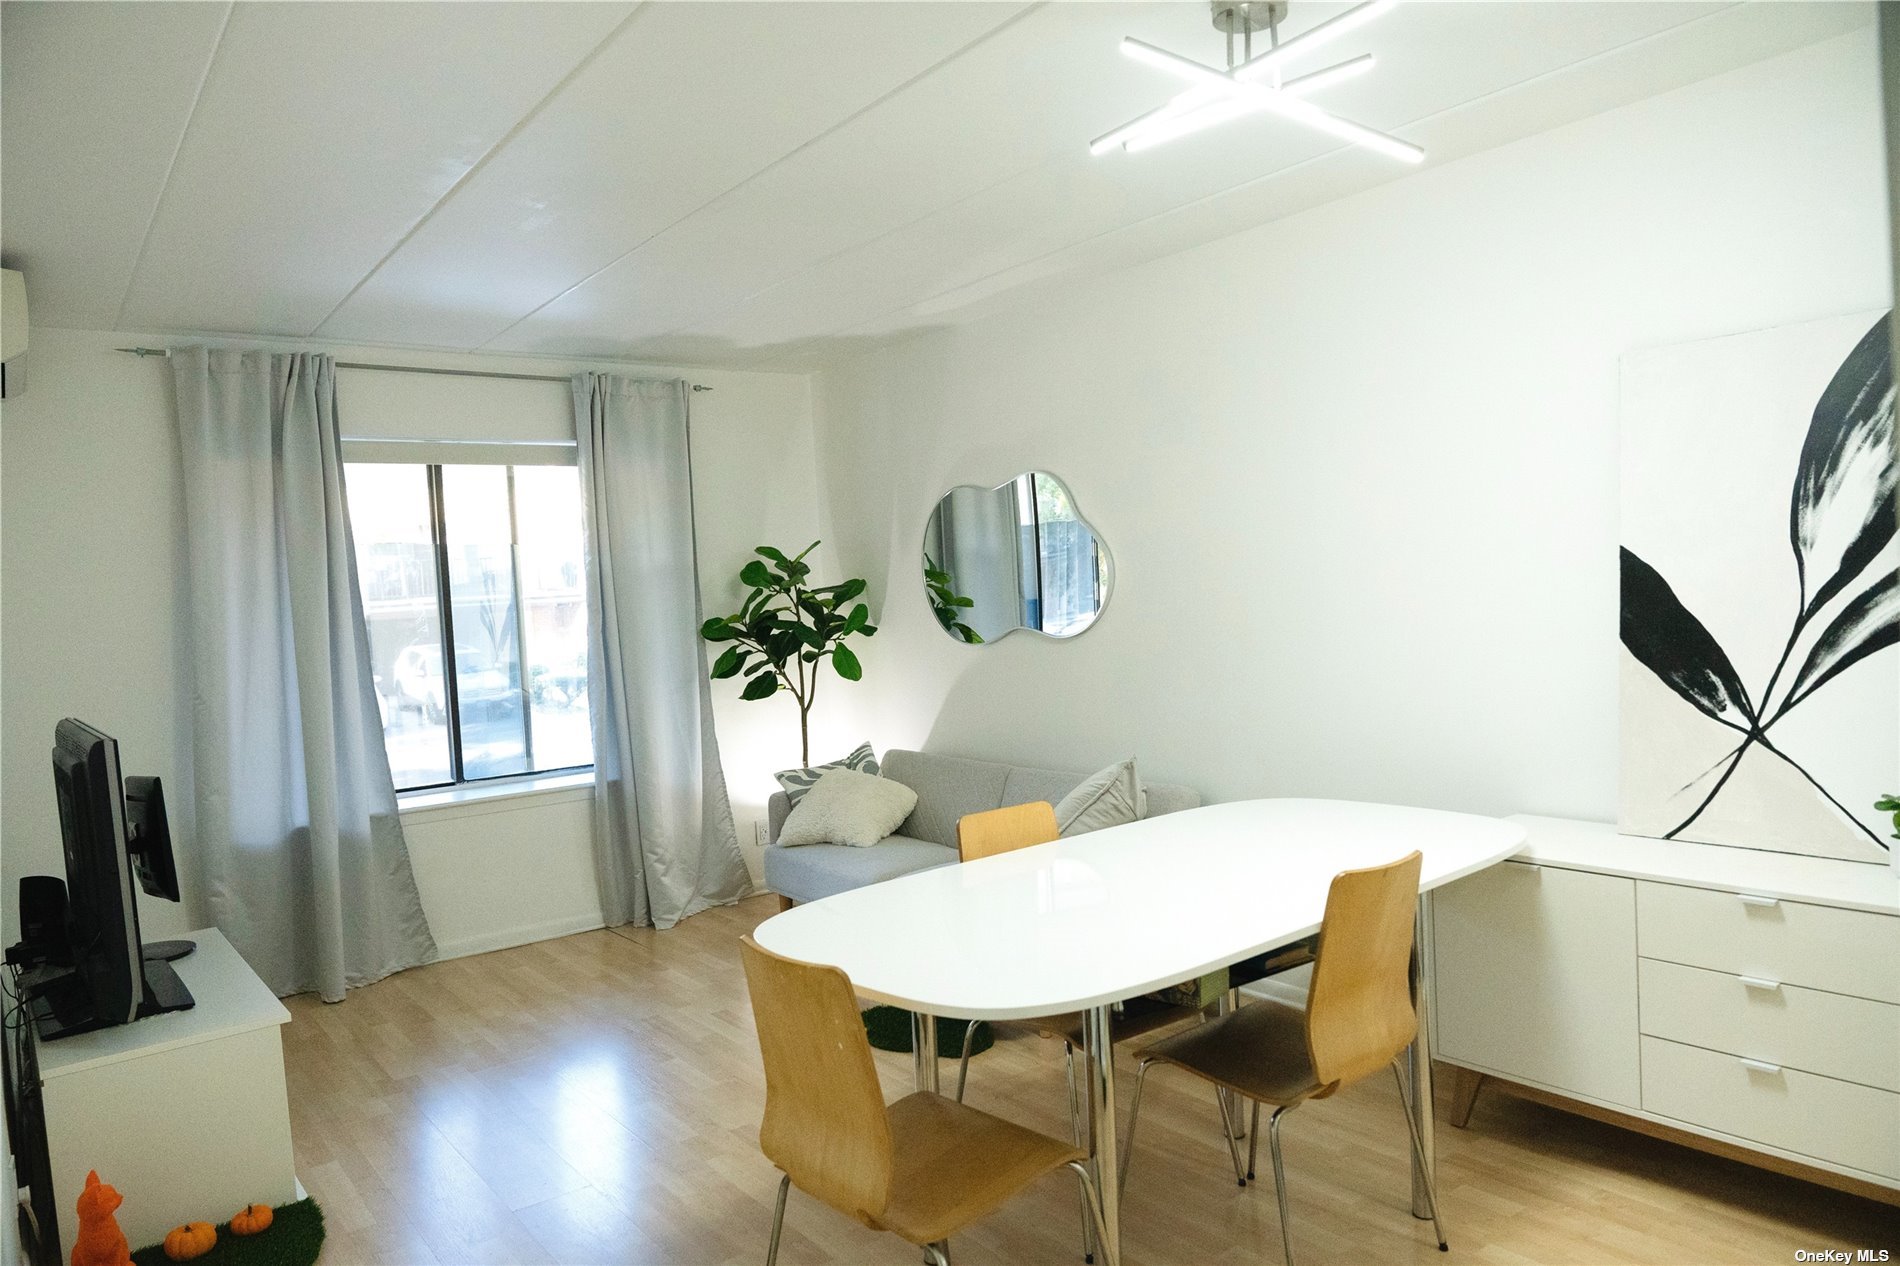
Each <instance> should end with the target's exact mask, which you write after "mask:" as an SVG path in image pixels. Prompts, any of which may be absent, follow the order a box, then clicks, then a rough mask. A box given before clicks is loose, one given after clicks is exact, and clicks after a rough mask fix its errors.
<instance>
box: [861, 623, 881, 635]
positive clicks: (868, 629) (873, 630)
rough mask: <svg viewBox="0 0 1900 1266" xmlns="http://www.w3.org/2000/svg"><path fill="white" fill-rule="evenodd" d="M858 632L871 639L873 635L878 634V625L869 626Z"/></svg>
mask: <svg viewBox="0 0 1900 1266" xmlns="http://www.w3.org/2000/svg"><path fill="white" fill-rule="evenodd" d="M858 632H859V633H862V634H863V635H864V636H865V637H870V636H871V635H872V634H874V633H876V632H877V625H875V624H867V625H865V626H864V627H863V628H861V629H859V630H858Z"/></svg>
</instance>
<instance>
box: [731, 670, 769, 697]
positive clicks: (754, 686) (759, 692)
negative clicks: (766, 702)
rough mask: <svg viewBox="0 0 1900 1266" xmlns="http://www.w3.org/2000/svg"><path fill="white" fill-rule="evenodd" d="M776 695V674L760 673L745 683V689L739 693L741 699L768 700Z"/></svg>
mask: <svg viewBox="0 0 1900 1266" xmlns="http://www.w3.org/2000/svg"><path fill="white" fill-rule="evenodd" d="M777 693H778V674H777V673H774V672H762V673H759V674H758V675H757V676H755V677H753V678H752V680H750V681H748V682H746V684H745V689H744V690H741V691H740V692H739V697H740V698H741V699H770V698H771V697H772V696H773V695H775V694H777Z"/></svg>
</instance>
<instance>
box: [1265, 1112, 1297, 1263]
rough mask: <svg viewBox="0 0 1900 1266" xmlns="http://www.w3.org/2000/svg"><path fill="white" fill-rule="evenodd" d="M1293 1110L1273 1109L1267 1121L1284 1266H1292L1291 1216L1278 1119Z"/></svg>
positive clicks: (1268, 1146) (1268, 1149)
mask: <svg viewBox="0 0 1900 1266" xmlns="http://www.w3.org/2000/svg"><path fill="white" fill-rule="evenodd" d="M1292 1110H1293V1105H1292V1104H1290V1103H1289V1104H1287V1105H1286V1106H1285V1107H1281V1108H1275V1109H1274V1110H1273V1115H1272V1116H1271V1117H1269V1118H1268V1119H1267V1151H1268V1152H1269V1153H1270V1154H1271V1155H1272V1157H1273V1189H1274V1191H1276V1192H1277V1193H1279V1196H1280V1247H1281V1248H1282V1250H1284V1251H1285V1253H1286V1266H1293V1215H1292V1214H1291V1213H1290V1212H1289V1211H1288V1210H1287V1201H1286V1162H1285V1160H1284V1159H1283V1158H1282V1156H1281V1154H1280V1118H1281V1117H1283V1116H1285V1115H1286V1114H1287V1113H1288V1112H1291V1111H1292Z"/></svg>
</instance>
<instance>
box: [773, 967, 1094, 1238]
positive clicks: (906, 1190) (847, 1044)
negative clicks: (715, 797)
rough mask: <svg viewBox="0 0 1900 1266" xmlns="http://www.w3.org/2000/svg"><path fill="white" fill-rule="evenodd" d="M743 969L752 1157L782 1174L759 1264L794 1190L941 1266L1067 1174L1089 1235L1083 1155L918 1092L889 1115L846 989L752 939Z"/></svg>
mask: <svg viewBox="0 0 1900 1266" xmlns="http://www.w3.org/2000/svg"><path fill="white" fill-rule="evenodd" d="M740 957H741V959H742V961H743V962H744V965H745V975H746V987H747V989H748V990H749V991H750V992H751V995H752V1014H753V1018H754V1019H755V1021H756V1022H757V1025H758V1031H759V1053H760V1055H761V1056H762V1057H763V1058H764V1061H765V1122H764V1124H763V1125H762V1126H761V1127H760V1129H759V1147H760V1149H761V1150H762V1151H764V1153H765V1155H766V1158H767V1159H768V1160H770V1161H771V1162H772V1163H773V1164H774V1165H776V1166H778V1168H779V1169H780V1170H782V1171H783V1173H784V1177H783V1178H781V1179H780V1180H779V1185H778V1203H777V1207H776V1208H775V1209H774V1211H773V1214H772V1241H771V1246H770V1248H768V1249H767V1251H766V1258H765V1260H766V1266H773V1263H775V1262H776V1261H777V1260H778V1245H779V1234H780V1231H781V1230H782V1229H783V1227H784V1224H785V1196H786V1192H787V1190H788V1188H789V1187H790V1186H792V1185H793V1184H796V1185H797V1186H798V1188H799V1190H801V1191H804V1192H806V1193H807V1194H809V1195H812V1196H815V1197H817V1198H818V1199H819V1200H822V1201H823V1202H824V1203H826V1204H828V1205H830V1206H831V1207H832V1208H834V1209H837V1210H838V1211H839V1212H841V1213H847V1214H850V1215H851V1216H852V1217H854V1218H856V1219H857V1220H858V1221H860V1222H862V1223H864V1224H865V1225H866V1226H868V1227H872V1228H874V1229H876V1230H880V1231H890V1232H893V1233H895V1234H897V1235H900V1236H902V1237H903V1238H905V1239H907V1240H909V1241H910V1242H911V1243H912V1244H915V1245H917V1246H919V1247H920V1248H922V1249H923V1250H924V1252H925V1254H926V1256H928V1257H929V1258H930V1260H932V1261H934V1262H936V1263H937V1266H949V1260H950V1259H949V1239H950V1236H952V1235H954V1234H956V1233H957V1232H958V1231H960V1230H961V1229H962V1228H963V1227H965V1226H967V1225H969V1224H970V1223H971V1222H974V1221H976V1220H977V1219H978V1218H981V1217H983V1216H985V1215H986V1214H988V1213H990V1212H992V1211H994V1210H995V1209H996V1208H998V1207H999V1206H1001V1205H1002V1204H1003V1203H1004V1202H1005V1201H1007V1200H1009V1199H1010V1198H1011V1197H1013V1196H1015V1195H1016V1194H1017V1193H1019V1192H1021V1191H1022V1190H1023V1189H1024V1188H1026V1187H1028V1186H1029V1185H1030V1184H1031V1183H1033V1182H1035V1181H1036V1179H1038V1178H1040V1177H1042V1176H1043V1175H1044V1174H1047V1173H1049V1172H1050V1171H1051V1170H1055V1169H1060V1168H1063V1167H1064V1166H1066V1167H1068V1168H1069V1169H1071V1170H1073V1171H1075V1174H1076V1176H1077V1178H1079V1179H1080V1180H1081V1183H1082V1195H1083V1200H1084V1202H1085V1204H1086V1207H1087V1209H1088V1215H1089V1216H1090V1217H1091V1218H1093V1219H1094V1221H1095V1225H1096V1231H1097V1233H1098V1234H1100V1229H1101V1220H1102V1210H1101V1203H1100V1201H1099V1200H1098V1199H1097V1197H1096V1191H1095V1184H1094V1182H1093V1180H1091V1179H1090V1177H1089V1171H1088V1166H1087V1165H1086V1164H1085V1163H1084V1161H1085V1160H1086V1157H1087V1153H1086V1152H1084V1151H1083V1150H1082V1149H1081V1148H1079V1147H1074V1146H1071V1145H1070V1144H1067V1143H1064V1142H1062V1141H1060V1140H1058V1139H1053V1138H1050V1137H1049V1136H1048V1135H1046V1134H1038V1133H1037V1132H1036V1131H1034V1130H1027V1129H1024V1128H1023V1127H1021V1126H1019V1125H1013V1124H1011V1123H1010V1122H1008V1121H1005V1120H1003V1119H1002V1118H1000V1117H995V1116H991V1115H990V1114H989V1113H987V1112H981V1111H978V1110H977V1109H975V1108H968V1107H965V1106H964V1105H963V1104H961V1103H956V1102H953V1101H952V1100H949V1099H946V1098H944V1097H943V1096H942V1095H937V1094H931V1093H929V1092H926V1091H919V1092H918V1093H916V1094H913V1095H908V1096H906V1097H905V1098H903V1099H900V1100H898V1101H897V1102H896V1103H894V1104H891V1105H890V1106H889V1107H886V1106H885V1104H884V1095H883V1091H882V1090H881V1089H880V1088H879V1086H878V1080H877V1068H876V1066H875V1065H874V1064H873V1063H872V1061H871V1044H870V1043H869V1042H868V1041H866V1040H865V1036H864V1023H863V1021H862V1020H860V1019H859V1018H858V1003H857V996H856V995H855V994H854V993H853V992H852V989H851V981H850V978H849V977H847V976H846V975H845V974H844V973H843V972H842V971H840V970H838V969H837V968H836V967H824V966H820V965H817V964H814V963H800V962H795V961H794V960H792V959H789V958H781V957H780V956H778V955H777V954H774V953H772V952H771V951H769V950H767V949H764V948H762V947H761V946H760V945H759V944H758V942H756V941H754V940H753V939H752V938H751V937H749V936H748V937H746V938H745V939H744V940H743V941H742V942H741V945H740ZM1111 1266H1113V1264H1111Z"/></svg>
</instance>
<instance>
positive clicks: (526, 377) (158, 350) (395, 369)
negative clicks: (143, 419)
mask: <svg viewBox="0 0 1900 1266" xmlns="http://www.w3.org/2000/svg"><path fill="white" fill-rule="evenodd" d="M113 350H114V351H120V352H130V353H131V354H132V355H134V356H137V357H140V358H141V359H143V358H144V357H147V356H170V355H171V349H169V348H164V347H119V348H114V349H113ZM336 367H337V368H338V369H379V370H383V371H386V372H389V373H398V374H445V375H447V376H448V377H450V378H513V379H517V380H519V381H521V382H566V381H568V380H567V379H566V378H565V377H562V376H561V375H559V374H505V373H502V372H500V371H499V370H493V369H433V368H430V367H429V366H427V365H371V364H368V363H365V362H362V361H347V360H340V361H338V362H337V363H336ZM691 385H692V388H693V390H694V391H711V390H712V388H711V387H702V386H700V385H699V384H698V383H693V384H691Z"/></svg>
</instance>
